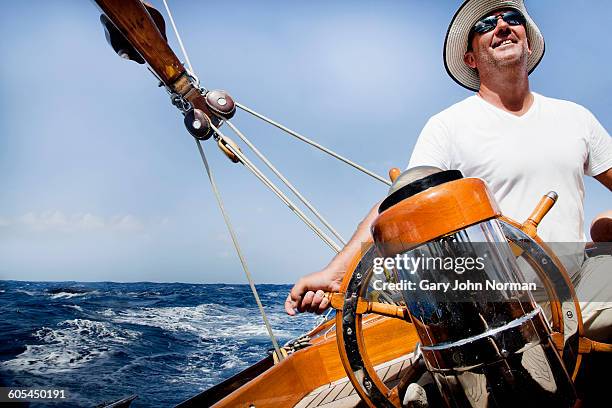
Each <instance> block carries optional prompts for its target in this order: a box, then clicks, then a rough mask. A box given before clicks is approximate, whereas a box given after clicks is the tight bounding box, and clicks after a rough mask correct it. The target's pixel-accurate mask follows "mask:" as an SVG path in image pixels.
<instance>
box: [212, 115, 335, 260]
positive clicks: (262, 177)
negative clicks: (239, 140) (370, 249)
mask: <svg viewBox="0 0 612 408" xmlns="http://www.w3.org/2000/svg"><path fill="white" fill-rule="evenodd" d="M211 127H212V129H213V130H214V131H215V132H216V133H217V135H218V137H219V138H220V139H221V140H223V141H225V142H226V147H227V148H228V149H229V150H230V151H231V152H232V153H233V154H235V155H236V157H238V159H240V162H242V164H243V165H244V166H245V167H246V168H247V169H248V170H249V171H251V172H252V173H253V174H254V175H255V176H256V177H257V178H258V179H259V180H260V181H261V182H262V183H264V184H265V185H266V186H267V187H268V188H269V189H270V190H272V191H273V192H274V193H275V194H276V195H277V197H278V198H280V199H281V201H282V202H284V203H285V204H286V205H287V207H289V208H290V209H291V211H293V212H294V213H295V215H297V217H298V218H299V219H301V220H302V221H303V222H304V223H305V224H306V225H307V226H308V227H309V228H310V229H311V230H312V231H313V232H314V233H315V234H316V235H317V236H318V237H319V238H321V240H323V242H325V243H326V244H327V245H329V247H330V248H331V249H332V250H334V251H335V252H340V250H341V248H340V246H338V244H336V243H335V242H334V240H333V239H331V238H330V237H329V236H328V235H327V234H325V232H323V231H322V230H321V229H320V228H319V227H318V226H317V225H316V224H315V223H314V222H313V221H312V220H311V219H310V218H309V217H308V216H307V215H306V214H304V212H303V211H302V210H300V209H299V208H298V207H297V206H296V205H295V203H294V202H293V201H291V199H290V198H289V197H287V195H286V194H285V193H283V192H282V191H281V190H280V189H279V188H278V187H277V186H276V185H275V184H274V183H273V182H272V181H271V180H270V179H269V178H268V177H266V175H265V174H263V172H262V171H261V170H259V169H258V168H257V166H255V165H254V164H253V162H251V161H250V160H249V159H248V157H246V156H245V155H244V153H242V152H241V151H240V150H237V149H235V148H234V147H233V146H232V145H231V144H230V143H227V140H228V138H227V137H226V136H225V135H224V134H223V133H221V131H220V130H219V128H217V127H216V126H215V125H212V124H211Z"/></svg>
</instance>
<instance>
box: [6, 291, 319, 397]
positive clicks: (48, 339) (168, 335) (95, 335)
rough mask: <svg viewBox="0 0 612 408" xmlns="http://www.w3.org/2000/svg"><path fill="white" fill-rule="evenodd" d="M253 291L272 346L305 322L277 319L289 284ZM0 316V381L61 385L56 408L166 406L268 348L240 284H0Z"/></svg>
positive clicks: (307, 322) (309, 321)
mask: <svg viewBox="0 0 612 408" xmlns="http://www.w3.org/2000/svg"><path fill="white" fill-rule="evenodd" d="M257 288H258V291H259V294H260V296H261V300H262V302H263V304H264V305H265V307H266V312H267V314H268V317H269V319H270V321H271V324H272V326H273V328H274V332H275V334H276V335H277V337H278V339H279V341H280V342H281V343H284V342H286V341H288V340H290V339H292V338H295V337H298V336H300V335H301V334H303V333H304V332H306V331H308V330H309V329H310V328H312V327H313V326H314V325H315V323H316V316H313V315H309V314H304V315H300V316H298V317H295V318H291V317H289V316H287V315H286V314H285V312H284V309H283V303H284V300H285V298H286V296H287V293H288V291H289V289H290V285H258V286H257ZM0 313H1V316H2V317H1V318H0V383H3V385H4V386H8V385H10V386H11V387H28V388H31V387H34V388H63V389H65V390H66V391H67V392H68V395H69V399H68V400H67V401H65V402H63V403H62V404H61V406H70V407H95V406H96V405H98V404H101V403H102V402H110V401H112V400H115V399H118V398H122V397H126V396H129V395H132V394H137V395H138V399H136V400H135V401H134V402H133V403H132V407H152V406H156V407H172V406H174V405H176V404H178V403H179V402H181V401H184V400H185V399H187V398H189V397H191V396H193V395H195V394H197V393H198V392H200V391H203V390H205V389H207V388H209V387H211V386H213V385H215V384H217V383H219V382H220V381H222V380H224V379H226V378H228V377H230V376H232V375H234V374H236V373H237V372H239V371H241V370H243V369H245V368H247V367H248V366H249V365H251V364H253V363H255V362H257V361H259V360H260V359H262V358H264V357H265V356H266V355H267V353H268V350H269V349H270V348H271V347H272V345H271V342H270V340H269V337H268V335H267V331H266V330H265V328H264V326H263V321H262V318H261V316H260V314H259V312H258V310H257V307H256V303H255V300H254V299H253V296H252V294H251V291H250V288H249V286H248V285H226V284H184V283H149V282H140V283H113V282H96V283H81V282H21V281H0ZM31 406H32V407H37V406H39V407H49V406H57V405H55V404H49V403H48V402H42V403H33V404H31Z"/></svg>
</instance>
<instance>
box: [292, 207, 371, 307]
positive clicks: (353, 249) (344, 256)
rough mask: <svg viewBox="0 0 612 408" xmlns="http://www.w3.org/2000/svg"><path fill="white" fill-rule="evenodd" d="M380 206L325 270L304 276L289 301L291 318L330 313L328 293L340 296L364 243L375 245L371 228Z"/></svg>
mask: <svg viewBox="0 0 612 408" xmlns="http://www.w3.org/2000/svg"><path fill="white" fill-rule="evenodd" d="M379 205H380V203H378V204H376V205H375V206H374V207H372V209H371V210H370V212H369V213H368V215H367V216H366V217H365V218H364V219H363V221H361V222H360V223H359V226H358V227H357V230H356V231H355V233H354V234H353V236H352V237H351V239H350V241H349V242H348V243H347V244H346V246H345V247H344V248H343V249H342V251H340V252H339V253H338V254H337V255H336V256H335V257H334V259H332V260H331V262H330V263H329V264H328V265H327V266H326V267H325V268H323V269H322V270H320V271H318V272H314V273H311V274H310V275H306V276H303V277H302V278H300V280H298V281H297V283H296V284H295V285H294V286H293V288H292V289H291V292H290V293H289V296H287V300H286V301H285V311H286V312H287V314H289V315H291V316H293V315H295V310H296V309H297V310H298V311H299V312H306V311H308V312H314V313H317V314H320V313H323V311H324V310H325V309H327V306H329V301H328V300H327V299H326V298H324V297H323V296H324V294H325V291H331V292H337V291H338V290H340V284H341V283H342V278H343V277H344V274H345V273H346V271H347V269H348V267H349V264H350V262H351V260H352V259H353V258H354V257H355V256H356V255H357V254H358V253H359V252H361V251H362V249H363V244H364V243H366V242H368V241H371V239H372V234H371V232H370V227H371V226H372V222H374V220H375V219H376V216H377V215H378V206H379Z"/></svg>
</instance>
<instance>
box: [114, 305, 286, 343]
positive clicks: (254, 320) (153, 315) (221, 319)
mask: <svg viewBox="0 0 612 408" xmlns="http://www.w3.org/2000/svg"><path fill="white" fill-rule="evenodd" d="M103 313H104V312H103ZM105 316H109V317H111V318H112V320H113V321H114V322H117V323H130V324H136V325H142V326H151V327H158V328H160V329H163V330H166V331H172V332H181V331H182V332H189V333H193V334H196V335H198V336H201V337H205V338H207V339H218V338H231V339H248V338H251V337H259V336H267V335H268V332H267V331H266V329H265V326H264V325H263V322H262V319H261V316H260V315H259V313H257V312H247V311H246V310H245V309H243V308H233V307H228V306H222V305H218V304H202V305H198V306H189V307H186V306H183V307H159V308H142V309H128V310H125V311H119V312H117V313H116V314H115V316H112V315H109V314H105ZM268 318H269V320H270V322H271V324H272V325H273V326H276V327H279V326H282V325H283V323H284V322H285V320H284V317H282V316H278V315H277V314H271V315H268ZM274 333H275V334H276V335H277V336H285V337H290V336H291V333H290V332H289V331H287V330H285V329H278V328H277V329H275V330H274Z"/></svg>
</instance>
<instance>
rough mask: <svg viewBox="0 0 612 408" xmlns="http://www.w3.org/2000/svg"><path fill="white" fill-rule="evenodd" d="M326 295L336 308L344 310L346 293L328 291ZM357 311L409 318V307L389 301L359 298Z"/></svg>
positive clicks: (359, 312) (358, 312)
mask: <svg viewBox="0 0 612 408" xmlns="http://www.w3.org/2000/svg"><path fill="white" fill-rule="evenodd" d="M325 297H327V298H328V299H329V300H330V305H331V306H332V307H333V308H334V309H336V310H342V307H343V306H344V293H329V292H328V293H326V294H325ZM355 313H357V314H364V313H374V314H377V315H381V316H387V317H392V318H395V319H403V320H409V319H410V317H409V315H408V309H407V308H406V307H404V306H397V305H392V304H388V303H380V302H370V301H368V300H366V299H363V298H359V299H357V308H356V311H355Z"/></svg>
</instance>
